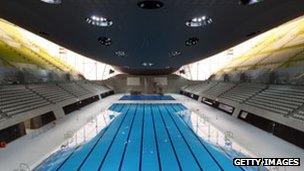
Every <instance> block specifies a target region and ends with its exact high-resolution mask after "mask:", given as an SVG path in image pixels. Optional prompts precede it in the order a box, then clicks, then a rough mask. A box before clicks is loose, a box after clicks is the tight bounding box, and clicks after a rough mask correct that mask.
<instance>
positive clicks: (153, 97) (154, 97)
mask: <svg viewBox="0 0 304 171" xmlns="http://www.w3.org/2000/svg"><path fill="white" fill-rule="evenodd" d="M119 100H175V99H174V98H173V97H172V96H169V95H163V96H161V95H125V96H123V97H121V98H120V99H119Z"/></svg>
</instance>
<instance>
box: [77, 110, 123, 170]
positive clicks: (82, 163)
mask: <svg viewBox="0 0 304 171" xmlns="http://www.w3.org/2000/svg"><path fill="white" fill-rule="evenodd" d="M122 109H123V105H121V109H120V112H121V111H122ZM122 115H124V116H123V119H122V120H121V122H120V125H121V124H122V123H123V121H124V120H125V118H126V116H127V115H126V114H122ZM112 123H113V122H111V123H110V125H109V126H108V127H110V126H111V125H112ZM100 140H101V138H100V139H99V140H98V141H97V142H96V143H95V144H94V147H93V148H91V150H90V152H89V153H88V154H87V155H86V157H85V159H84V160H83V161H82V162H81V164H80V166H79V167H78V169H77V171H79V170H80V169H81V168H82V166H83V165H84V163H85V162H86V160H87V159H88V157H89V156H90V155H91V153H92V152H93V150H94V149H95V147H96V146H97V144H98V143H99V141H100Z"/></svg>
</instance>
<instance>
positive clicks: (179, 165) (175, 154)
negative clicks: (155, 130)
mask: <svg viewBox="0 0 304 171" xmlns="http://www.w3.org/2000/svg"><path fill="white" fill-rule="evenodd" d="M157 108H158V111H159V115H160V117H161V120H162V122H163V124H164V127H165V130H166V133H167V135H168V137H169V140H170V144H171V147H172V149H173V152H174V156H175V158H176V161H177V164H178V167H179V170H182V167H181V163H180V161H179V159H178V156H177V153H176V150H175V147H174V144H173V141H172V139H171V135H170V134H169V131H168V128H167V125H166V123H165V121H164V118H163V115H162V113H161V111H160V108H159V106H157Z"/></svg>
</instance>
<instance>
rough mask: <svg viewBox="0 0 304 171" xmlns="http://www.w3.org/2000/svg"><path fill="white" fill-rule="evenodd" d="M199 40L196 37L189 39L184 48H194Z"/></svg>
mask: <svg viewBox="0 0 304 171" xmlns="http://www.w3.org/2000/svg"><path fill="white" fill-rule="evenodd" d="M198 41H199V38H198V37H190V38H189V39H187V40H186V41H185V44H186V46H194V45H196V44H197V43H198Z"/></svg>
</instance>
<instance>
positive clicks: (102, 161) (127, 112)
mask: <svg viewBox="0 0 304 171" xmlns="http://www.w3.org/2000/svg"><path fill="white" fill-rule="evenodd" d="M131 105H132V104H129V107H128V109H127V111H126V113H125V117H124V120H123V122H121V124H120V125H119V128H118V129H117V130H116V132H115V135H114V137H113V139H112V140H111V143H110V146H109V147H108V149H107V151H106V153H105V155H104V157H103V159H102V160H101V163H100V164H99V167H98V170H101V167H102V165H103V163H104V161H105V160H106V158H107V155H108V153H109V151H110V149H111V147H112V145H113V142H114V140H115V139H116V137H117V135H118V132H119V130H120V129H121V126H122V125H123V123H124V122H125V118H126V116H127V115H128V114H129V110H130V108H131ZM123 106H124V105H123Z"/></svg>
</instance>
